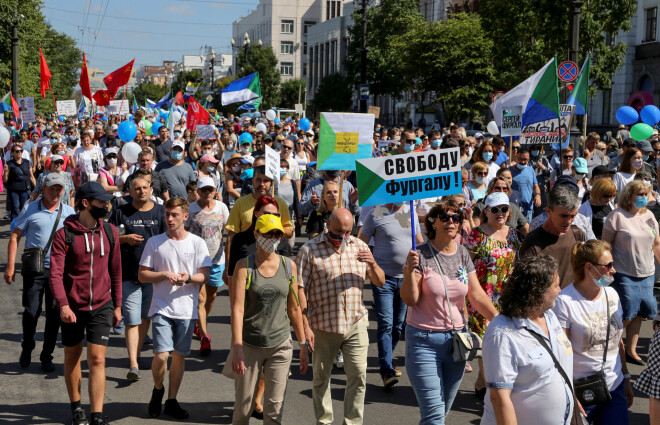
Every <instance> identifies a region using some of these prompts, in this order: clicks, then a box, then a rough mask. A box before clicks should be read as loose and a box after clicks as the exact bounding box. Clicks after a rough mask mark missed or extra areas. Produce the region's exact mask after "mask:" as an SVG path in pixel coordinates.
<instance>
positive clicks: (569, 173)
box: [561, 170, 573, 176]
mask: <svg viewBox="0 0 660 425" xmlns="http://www.w3.org/2000/svg"><path fill="white" fill-rule="evenodd" d="M561 173H562V175H564V176H570V175H572V174H573V170H563V171H562V172H561Z"/></svg>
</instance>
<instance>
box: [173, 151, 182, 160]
mask: <svg viewBox="0 0 660 425" xmlns="http://www.w3.org/2000/svg"><path fill="white" fill-rule="evenodd" d="M172 159H173V160H175V161H181V159H183V152H179V151H172Z"/></svg>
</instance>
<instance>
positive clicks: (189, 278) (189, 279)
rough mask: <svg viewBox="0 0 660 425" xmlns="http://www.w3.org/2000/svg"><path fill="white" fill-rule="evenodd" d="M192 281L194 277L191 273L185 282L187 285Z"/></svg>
mask: <svg viewBox="0 0 660 425" xmlns="http://www.w3.org/2000/svg"><path fill="white" fill-rule="evenodd" d="M190 282H192V277H191V276H190V275H188V279H186V281H185V282H183V283H184V284H186V285H187V284H189V283H190Z"/></svg>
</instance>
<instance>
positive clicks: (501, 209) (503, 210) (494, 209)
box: [490, 205, 509, 214]
mask: <svg viewBox="0 0 660 425" xmlns="http://www.w3.org/2000/svg"><path fill="white" fill-rule="evenodd" d="M490 212H491V213H493V214H499V213H502V214H506V213H508V212H509V206H508V205H502V206H501V207H490Z"/></svg>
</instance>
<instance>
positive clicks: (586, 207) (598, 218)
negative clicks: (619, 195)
mask: <svg viewBox="0 0 660 425" xmlns="http://www.w3.org/2000/svg"><path fill="white" fill-rule="evenodd" d="M615 197H616V186H614V182H612V179H607V178H605V179H598V180H596V183H594V185H593V186H592V187H591V192H590V193H589V200H588V201H586V202H585V203H583V204H582V205H581V206H580V208H579V209H578V214H579V215H582V216H584V217H585V219H586V220H587V221H588V222H589V223H590V224H591V230H593V232H594V235H595V236H596V239H600V237H601V235H602V234H603V224H604V223H605V219H606V218H607V215H608V214H609V213H610V212H611V211H612V210H614V202H613V201H614V198H615Z"/></svg>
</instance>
